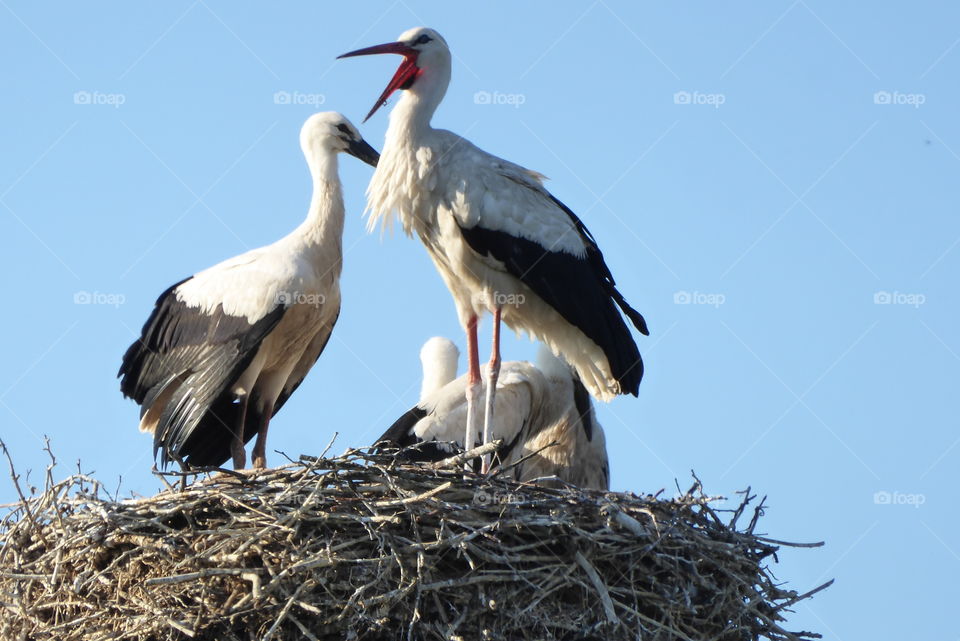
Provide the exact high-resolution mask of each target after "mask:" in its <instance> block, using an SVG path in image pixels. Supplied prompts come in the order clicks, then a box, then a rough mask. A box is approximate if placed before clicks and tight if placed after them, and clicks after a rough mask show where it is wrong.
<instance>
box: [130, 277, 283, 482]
mask: <svg viewBox="0 0 960 641" xmlns="http://www.w3.org/2000/svg"><path fill="white" fill-rule="evenodd" d="M191 280H192V278H189V279H186V280H184V281H181V282H179V283H177V284H175V285H173V286H172V287H170V288H169V289H167V290H166V291H165V292H163V294H161V295H160V297H159V298H158V299H157V302H156V305H155V306H154V309H153V312H152V313H151V314H150V317H149V318H148V319H147V322H146V323H145V324H144V326H143V331H142V334H141V336H140V338H139V339H138V340H137V341H135V342H134V343H133V344H132V345H131V346H130V347H129V348H128V349H127V351H126V353H125V354H124V356H123V363H122V365H121V366H120V371H119V372H118V376H119V377H120V379H121V380H120V390H121V391H122V392H123V394H124V396H127V397H129V398H132V399H134V400H135V401H136V402H137V403H139V404H140V405H141V411H140V415H141V418H144V417H145V416H146V415H147V414H148V412H151V410H153V412H152V415H151V420H152V421H153V433H154V452H156V450H158V449H160V450H162V457H161V463H162V464H164V465H165V464H166V463H167V462H168V461H169V460H170V459H171V458H176V457H179V456H180V455H181V451H182V450H183V449H184V446H185V444H186V443H187V441H188V439H190V437H191V436H192V435H193V434H194V433H195V432H196V431H198V429H199V427H200V426H203V427H204V428H203V429H199V431H201V432H205V431H206V430H208V429H210V430H218V431H219V430H227V433H228V434H229V430H230V429H232V425H233V423H232V420H231V418H232V416H230V412H231V410H232V406H233V404H232V399H226V400H225V392H227V391H228V390H229V387H230V385H231V384H232V383H233V382H234V381H235V380H236V378H237V377H238V376H239V375H240V374H241V373H242V372H243V370H245V369H246V368H247V366H248V365H249V364H250V361H251V360H252V359H253V357H254V355H255V354H256V351H257V349H258V348H259V346H260V343H261V341H262V340H263V339H264V337H265V336H266V335H267V334H269V333H270V331H271V330H272V329H273V328H274V327H275V326H276V324H277V323H278V322H279V321H280V318H281V317H282V316H283V312H284V310H285V306H284V305H281V304H274V305H273V306H272V307H269V308H267V309H265V310H264V311H263V313H262V314H261V316H260V317H259V318H257V319H255V320H250V319H248V318H247V317H245V316H238V315H233V314H229V313H227V312H225V311H224V307H223V305H222V304H219V305H217V306H216V307H214V308H212V309H209V308H206V309H205V308H203V307H200V306H191V305H189V304H188V303H187V302H185V301H184V300H183V299H182V295H183V291H184V290H185V289H187V288H188V287H189V285H188V284H189V283H190V282H191ZM187 291H189V289H187ZM155 405H156V407H155ZM220 462H222V461H220ZM214 464H217V463H214Z"/></svg>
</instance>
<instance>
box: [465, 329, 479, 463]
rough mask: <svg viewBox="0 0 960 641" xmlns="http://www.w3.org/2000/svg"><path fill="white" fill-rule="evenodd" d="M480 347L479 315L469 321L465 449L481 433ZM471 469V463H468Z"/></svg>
mask: <svg viewBox="0 0 960 641" xmlns="http://www.w3.org/2000/svg"><path fill="white" fill-rule="evenodd" d="M480 391H481V387H480V349H479V347H478V345H477V317H476V316H471V317H470V320H468V321H467V429H466V434H465V435H464V438H463V449H464V451H466V450H470V449H473V445H474V442H475V441H476V438H477V434H479V433H480V413H479V412H478V411H477V410H478V409H479V405H480ZM466 467H467V470H468V471H469V470H470V464H469V463H467V464H466Z"/></svg>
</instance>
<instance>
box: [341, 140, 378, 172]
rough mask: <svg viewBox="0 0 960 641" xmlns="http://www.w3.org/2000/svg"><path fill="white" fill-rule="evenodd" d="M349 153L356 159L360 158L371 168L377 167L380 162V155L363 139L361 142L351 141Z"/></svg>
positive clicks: (348, 145) (348, 147) (348, 148)
mask: <svg viewBox="0 0 960 641" xmlns="http://www.w3.org/2000/svg"><path fill="white" fill-rule="evenodd" d="M347 153H348V154H350V155H351V156H353V157H354V158H359V159H360V160H362V161H363V162H365V163H367V164H368V165H370V166H371V167H376V166H377V162H379V161H380V154H379V153H377V150H376V149H374V148H373V147H371V146H370V145H369V143H367V141H366V140H364V139H363V138H361V139H360V140H351V141H350V142H349V143H347Z"/></svg>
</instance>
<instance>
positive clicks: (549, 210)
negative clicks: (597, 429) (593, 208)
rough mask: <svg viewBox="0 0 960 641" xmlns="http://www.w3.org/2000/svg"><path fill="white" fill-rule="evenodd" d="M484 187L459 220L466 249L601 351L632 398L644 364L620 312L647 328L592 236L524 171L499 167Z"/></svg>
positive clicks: (488, 175) (488, 174) (485, 179)
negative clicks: (492, 264)
mask: <svg viewBox="0 0 960 641" xmlns="http://www.w3.org/2000/svg"><path fill="white" fill-rule="evenodd" d="M482 183H483V184H482V187H483V190H484V191H483V193H477V192H474V193H473V194H472V196H473V197H472V199H471V201H472V202H477V203H480V206H479V207H470V208H469V214H468V215H465V216H463V215H462V216H458V217H457V224H458V226H459V227H460V231H461V233H462V234H463V238H464V240H465V241H466V243H467V245H469V246H470V248H471V249H473V251H475V252H476V253H477V254H479V255H480V256H481V257H488V258H492V259H494V260H495V261H498V262H499V263H500V264H502V266H503V267H502V269H504V270H505V271H506V272H507V273H509V274H511V275H512V276H514V277H515V278H518V279H519V280H520V281H521V282H522V283H523V284H524V285H526V286H527V287H529V288H530V289H531V290H533V292H534V293H535V294H536V295H537V296H539V297H540V298H542V299H543V301H544V302H545V303H547V304H548V305H549V306H550V307H552V308H553V309H554V310H556V311H557V312H558V313H559V314H560V315H561V316H562V317H563V318H564V319H565V320H566V321H567V322H569V323H570V324H571V325H573V326H575V327H577V328H578V329H579V330H580V331H582V332H583V333H584V334H585V335H586V336H587V337H588V338H590V339H591V340H592V341H594V342H595V343H596V344H597V345H598V346H600V348H601V349H602V350H603V352H604V354H605V355H606V357H607V360H608V361H609V362H610V369H611V372H612V374H613V376H614V378H616V379H617V380H618V381H619V382H620V386H621V389H622V390H624V391H625V392H630V393H632V394H634V395H636V394H637V392H638V390H639V385H640V379H641V378H642V376H643V362H642V360H641V358H640V351H639V350H638V349H637V345H636V343H635V342H634V340H633V337H632V336H631V335H630V330H629V329H628V328H627V326H626V323H624V320H623V317H622V316H621V314H620V312H621V311H622V312H623V313H624V314H626V315H627V317H628V318H629V319H630V321H631V322H632V323H633V325H634V326H635V327H636V328H637V330H639V331H640V332H641V333H643V334H647V333H648V330H647V324H646V321H644V319H643V316H641V315H640V313H639V312H637V311H636V310H635V309H633V308H632V307H631V306H630V305H629V304H628V303H627V302H626V300H625V299H624V297H623V295H622V294H621V293H620V291H619V290H618V289H617V287H616V283H615V281H614V280H613V276H612V275H611V273H610V269H609V268H608V267H607V265H606V262H605V261H604V259H603V254H602V253H601V252H600V248H599V247H598V246H597V244H596V242H595V241H594V239H593V235H592V234H591V233H590V231H589V230H588V229H587V228H586V226H585V225H584V224H583V222H582V221H581V220H580V219H579V218H578V217H577V216H576V215H575V214H574V213H573V212H572V211H571V210H570V209H569V208H568V207H567V206H566V205H564V204H563V203H561V202H560V201H559V200H557V199H556V198H554V197H553V195H551V194H550V193H549V192H548V191H547V190H546V189H544V188H543V186H542V185H541V184H540V183H539V181H538V180H537V179H536V178H535V175H534V174H531V173H530V172H526V170H522V169H519V168H517V166H515V165H510V164H509V163H502V162H501V163H500V164H499V165H497V166H495V167H494V169H493V170H492V171H489V172H486V173H485V174H484V177H483V181H482ZM474 189H476V188H474ZM452 209H457V208H452ZM460 209H462V208H460ZM618 308H619V309H618Z"/></svg>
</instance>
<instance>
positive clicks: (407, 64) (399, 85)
mask: <svg viewBox="0 0 960 641" xmlns="http://www.w3.org/2000/svg"><path fill="white" fill-rule="evenodd" d="M380 53H395V54H397V55H400V56H403V62H401V63H400V67H399V68H397V72H396V73H395V74H393V79H391V80H390V84H388V85H387V88H386V89H384V90H383V93H382V94H380V97H379V98H377V102H376V104H374V105H373V109H371V110H370V113H368V114H367V117H366V118H364V119H363V122H367V121H368V120H370V116H372V115H373V114H374V113H375V112H376V111H377V109H379V108H380V107H382V106H383V104H384V103H385V102H387V98H389V97H390V94H392V93H393V92H394V91H396V90H397V89H404V88H406V87H409V86H410V85H409V83H410V82H411V81H412V80H413V79H414V78H416V77H417V76H418V75H419V74H420V68H419V67H417V55H418V54H419V52H418V51H417V50H416V49H414V48H413V47H409V46H407V45H405V44H404V43H402V42H388V43H386V44H382V45H374V46H373V47H366V48H365V49H357V50H356V51H351V52H349V53H345V54H343V55H341V56H337V59H340V58H352V57H353V56H372V55H376V54H380Z"/></svg>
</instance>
